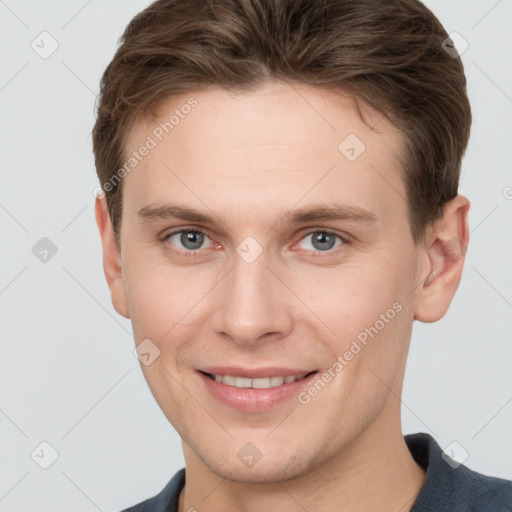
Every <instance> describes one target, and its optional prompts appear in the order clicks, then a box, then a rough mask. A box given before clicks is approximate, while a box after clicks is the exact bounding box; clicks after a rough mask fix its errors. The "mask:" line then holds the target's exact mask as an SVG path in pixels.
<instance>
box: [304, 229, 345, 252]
mask: <svg viewBox="0 0 512 512" xmlns="http://www.w3.org/2000/svg"><path fill="white" fill-rule="evenodd" d="M337 239H338V240H339V243H337ZM304 241H306V244H305V245H306V246H305V247H304V246H303V247H302V249H306V250H308V251H311V250H312V251H314V252H319V251H320V252H326V251H330V250H331V249H333V248H334V247H339V246H340V245H343V244H345V243H346V242H347V241H346V240H345V239H344V238H343V237H342V236H340V235H338V234H336V233H333V232H332V231H327V230H325V229H324V230H318V231H311V232H310V233H308V234H307V235H306V236H305V237H304V238H302V240H301V242H304Z"/></svg>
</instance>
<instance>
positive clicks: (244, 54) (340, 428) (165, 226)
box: [93, 0, 471, 481]
mask: <svg viewBox="0 0 512 512" xmlns="http://www.w3.org/2000/svg"><path fill="white" fill-rule="evenodd" d="M447 37H448V35H447V33H446V32H445V30H444V29H443V27H442V26H441V24H440V23H439V21H438V20H437V19H436V17H435V16H434V15H433V14H432V13H431V12H430V11H429V10H428V9H427V8H426V7H425V6H424V5H423V4H421V3H420V2H418V1H415V0H397V1H393V2H385V1H383V0H361V1H357V2H353V1H350V2H349V1H343V0H336V1H334V0H332V1H331V0H325V1H318V2H311V1H297V0H285V1H281V2H274V1H270V0H253V1H250V2H249V1H242V2H233V1H232V0H221V1H216V2H215V3H213V2H208V1H205V2H204V5H202V6H201V8H200V9H198V6H197V2H195V1H192V0H180V1H179V2H178V1H169V0H166V1H164V0H159V1H157V2H155V3H153V4H152V5H150V6H149V7H148V8H147V9H145V10H144V11H142V12H141V13H140V14H139V15H137V16H136V17H135V18H134V19H133V20H132V21H131V22H130V24H129V25H128V27H127V29H126V30H125V32H124V34H123V36H122V38H121V45H120V47H119V49H118V51H117V53H116V55H115V56H114V58H113V60H112V62H111V63H110V64H109V66H108V67H107V69H106V71H105V73H104V76H103V78H102V82H101V93H100V100H99V105H98V116H97V121H96V124H95V126H94V130H93V145H94V153H95V158H96V168H97V172H98V177H99V179H100V183H101V185H102V188H103V191H104V194H103V196H102V197H100V198H98V199H97V204H96V216H97V221H98V226H99V228H100V232H101V236H102V243H103V251H104V269H105V274H106V277H107V281H108V284H109V287H110V290H111V294H112V301H113V304H114V307H115V309H116V310H117V311H118V312H119V313H120V314H121V315H123V316H125V317H127V318H130V319H131V321H132V325H133V330H134V336H135V343H136V344H137V345H139V344H140V343H141V342H144V343H146V345H145V346H146V347H151V350H150V351H149V352H150V353H151V354H153V356H151V363H150V364H147V365H146V364H141V367H142V370H143V372H144V376H145V378H146V380H147V382H148V385H149V387H150V389H151V391H152V393H153V395H154V396H155V399H156V400H157V402H158V404H159V405H160V407H161V408H162V411H163V412H164V414H166V416H167V417H168V419H169V421H170V422H171V423H172V424H173V425H174V427H175V428H176V429H177V431H178V433H179V434H180V435H181V437H182V439H183V441H184V448H185V454H186V456H187V455H188V456H189V457H195V458H196V459H197V460H201V461H202V462H203V463H204V464H205V465H206V466H207V467H208V468H210V469H212V470H213V471H215V472H217V473H218V474H220V475H222V476H224V477H226V476H227V475H228V474H230V475H231V476H230V478H231V479H235V480H240V481H266V479H272V478H275V477H276V475H280V477H281V478H282V477H283V476H284V477H286V478H290V477H293V476H297V475H300V474H303V473H304V472H306V471H308V470H310V469H312V468H314V467H315V466H319V465H321V464H322V463H325V462H326V461H327V460H328V459H329V457H332V456H333V455H334V454H335V453H339V452H340V451H342V450H349V449H350V447H351V446H354V444H355V443H357V441H358V440H361V439H363V438H364V437H365V436H366V437H369V436H371V435H372V433H374V434H375V433H376V432H380V433H390V432H392V431H393V430H396V429H399V428H400V427H399V425H400V420H399V416H400V402H399V400H397V396H399V395H400V393H401V386H402V380H403V374H404V368H405V360H406V357H407V351H408V347H409V342H410V338H411V332H412V325H413V322H414V320H420V321H424V322H433V321H436V320H438V319H439V318H441V317H442V316H443V315H444V314H445V313H446V311H447V309H448V307H449V304H450V302H451V300H452V298H453V295H454V293H455V291H456V289H457V286H458V283H459V281H460V276H461V272H462V267H463V262H464V254H465V247H466V246H467V242H468V229H467V211H468V208H469V203H468V201H467V199H465V198H464V197H462V196H460V195H457V188H458V180H459V173H460V165H461V160H462V157H463V154H464V151H465V148H466V145H467V142H468V138H469V130H470V124H471V112H470V106H469V102H468V99H467V96H466V90H465V84H466V83H465V77H464V72H463V68H462V63H461V61H460V59H458V58H457V59H454V58H452V56H451V55H450V54H449V53H447V52H445V50H444V49H443V46H442V43H443V41H444V40H445V39H446V38H447ZM144 340H149V341H144ZM212 366H215V367H218V366H238V367H245V368H269V367H277V366H279V367H285V368H296V369H304V370H307V371H308V372H309V371H316V372H317V373H316V378H315V375H313V376H312V377H311V379H313V380H311V386H310V387H309V388H306V389H303V390H302V391H301V394H297V396H296V397H295V398H296V399H295V400H292V401H287V402H286V406H285V407H283V406H275V407H273V408H269V409H268V410H265V411H244V412H242V411H240V410H237V409H233V408H231V407H229V406H227V405H224V404H222V403H220V402H218V401H217V400H216V399H215V398H213V397H212V395H211V394H210V393H209V392H208V390H207V387H206V386H205V382H204V375H203V374H202V373H201V372H200V371H199V370H206V369H208V368H210V367H212ZM328 375H330V378H329V377H328ZM319 381H321V382H319ZM322 383H323V384H322ZM314 389H316V391H314ZM291 409H293V412H291V414H290V415H289V417H287V419H283V418H284V417H285V416H286V414H288V413H290V410H291ZM270 431H272V435H269V432H270ZM291 434H295V435H291ZM246 443H252V444H251V445H250V446H253V445H254V446H255V447H256V448H257V450H258V451H259V453H261V455H262V456H261V459H260V461H259V462H258V463H257V465H255V466H254V467H250V468H249V467H246V466H244V464H242V463H241V462H240V461H241V459H240V456H239V455H237V454H239V451H240V449H241V448H243V447H244V446H245V445H246ZM251 449H254V448H251Z"/></svg>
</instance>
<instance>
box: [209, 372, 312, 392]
mask: <svg viewBox="0 0 512 512" xmlns="http://www.w3.org/2000/svg"><path fill="white" fill-rule="evenodd" d="M306 375H307V374H306V373H303V374H301V375H288V376H286V377H262V378H258V379H248V378H247V377H233V376H232V375H211V376H210V378H213V379H214V380H215V381H216V382H222V384H227V385H228V386H235V387H237V388H256V389H266V388H274V387H276V386H281V385H282V384H289V383H290V382H295V381H296V380H301V379H303V378H304V377H305V376H306Z"/></svg>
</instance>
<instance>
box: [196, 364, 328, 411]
mask: <svg viewBox="0 0 512 512" xmlns="http://www.w3.org/2000/svg"><path fill="white" fill-rule="evenodd" d="M207 370H210V371H205V370H197V375H199V377H200V379H201V381H202V382H203V385H204V390H205V391H206V392H207V394H208V395H209V396H210V397H211V398H213V399H214V400H215V401H216V402H217V403H218V404H220V405H222V406H228V407H229V408H230V409H237V410H239V411H241V412H245V413H263V412H266V411H271V410H273V409H275V408H277V407H279V406H283V405H284V404H285V403H287V402H289V401H290V400H292V399H295V400H297V399H298V396H299V393H300V392H301V391H302V390H303V389H304V388H306V387H307V386H310V385H311V384H312V380H313V379H314V378H315V377H314V376H315V374H317V373H318V370H313V371H309V372H308V371H306V372H305V371H304V369H300V370H298V371H297V370H296V369H295V370H291V369H283V368H280V369H279V368H274V369H260V370H251V371H242V370H240V369H235V368H230V369H229V368H225V369H222V368H216V369H215V370H213V369H207ZM229 370H231V372H230V371H229ZM221 372H222V373H221ZM232 373H238V374H240V373H242V375H232ZM283 373H284V374H286V375H283Z"/></svg>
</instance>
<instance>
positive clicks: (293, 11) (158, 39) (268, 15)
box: [93, 0, 471, 243]
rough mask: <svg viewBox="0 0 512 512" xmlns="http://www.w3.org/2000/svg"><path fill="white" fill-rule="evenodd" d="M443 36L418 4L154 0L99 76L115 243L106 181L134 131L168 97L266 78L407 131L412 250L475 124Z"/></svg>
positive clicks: (103, 176)
mask: <svg viewBox="0 0 512 512" xmlns="http://www.w3.org/2000/svg"><path fill="white" fill-rule="evenodd" d="M447 38H448V34H447V33H446V31H445V30H444V28H443V26H442V25H441V23H440V22H439V20H438V19H437V18H436V17H435V16H434V14H433V13H432V12H431V11H430V10H429V9H427V8H426V7H425V6H424V5H423V4H422V3H421V2H420V1H418V0H157V1H156V2H154V3H153V4H151V5H150V6H149V7H147V8H146V9H145V10H143V11H142V12H140V13H139V14H137V15H136V16H135V17H134V18H133V19H132V21H131V22H130V23H129V24H128V26H127V27H126V29H125V31H124V33H123V35H122V37H121V38H120V46H119V48H118V50H117V52H116V54H115V56H114V58H113V59H112V61H111V62H110V64H109V65H108V66H107V68H106V70H105V72H104V74H103V77H102V79H101V90H100V95H99V101H98V104H97V119H96V123H95V126H94V129H93V150H94V154H95V162H96V171H97V174H98V177H99V179H100V183H101V184H102V187H103V188H104V190H105V195H106V199H107V203H108V208H109V213H110V217H111V220H112V225H113V228H114V233H115V235H116V239H117V241H118V243H119V230H120V222H121V217H122V187H121V186H114V187H108V188H109V189H110V190H107V189H106V187H104V184H105V183H108V182H109V180H110V179H111V178H112V176H113V175H114V174H115V173H116V172H117V171H118V169H119V168H120V167H121V166H122V165H123V155H124V151H125V148H124V143H125V141H126V137H127V134H128V132H129V130H130V128H131V125H132V124H133V123H134V122H135V121H136V120H137V119H140V117H141V116H142V115H148V114H149V113H151V112H152V111H153V109H154V108H156V106H157V105H158V104H159V103H160V102H161V101H162V100H164V99H166V98H168V97H170V96H173V95H178V94H184V93H191V92H193V91H196V90H200V89H202V88H204V87H207V86H209V85H217V86H221V87H224V88H226V89H231V90H238V91H246V90H250V89H252V88H254V87H257V86H258V85H263V84H264V83H265V82H267V81H269V80H284V81H294V82H301V83H304V84H308V85H311V86H316V87H321V88H324V89H328V90H332V91H336V90H340V91H348V92H349V93H350V94H351V95H352V96H353V97H354V98H355V99H356V100H362V101H363V102H366V103H367V104H369V105H371V106H372V107H373V108H375V109H377V110H378V111H380V112H381V113H382V114H383V115H385V116H386V118H388V119H389V120H390V122H392V124H393V125H394V126H396V127H397V128H398V129H399V130H400V131H401V132H402V133H403V135H404V151H403V154H401V155H400V159H401V163H402V168H403V173H404V175H403V178H404V180H405V181H404V183H405V187H406V191H407V204H408V215H409V224H410V227H411V233H412V236H413V240H414V242H415V243H418V242H419V241H420V240H421V239H422V237H423V235H424V232H425V227H426V225H427V224H429V223H430V224H432V222H433V221H434V220H435V219H437V218H439V216H440V215H442V211H443V206H444V205H445V203H446V202H448V201H449V200H451V199H453V198H454V197H455V196H456V195H457V189H458V183H459V175H460V166H461V161H462V157H463V155H464V152H465V150H466V146H467V143H468V139H469V133H470V127H471V108H470V104H469V100H468V97H467V92H466V78H465V75H464V69H463V65H462V62H461V59H460V58H459V57H456V56H455V57H456V58H454V57H452V55H453V53H452V55H451V54H450V53H448V52H447V51H445V49H444V47H443V41H445V40H446V39H447ZM363 121H364V118H363ZM365 122H366V121H365ZM340 142H341V141H340ZM116 185H117V184H116Z"/></svg>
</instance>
